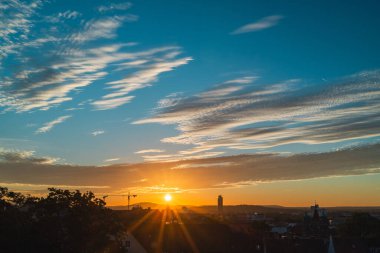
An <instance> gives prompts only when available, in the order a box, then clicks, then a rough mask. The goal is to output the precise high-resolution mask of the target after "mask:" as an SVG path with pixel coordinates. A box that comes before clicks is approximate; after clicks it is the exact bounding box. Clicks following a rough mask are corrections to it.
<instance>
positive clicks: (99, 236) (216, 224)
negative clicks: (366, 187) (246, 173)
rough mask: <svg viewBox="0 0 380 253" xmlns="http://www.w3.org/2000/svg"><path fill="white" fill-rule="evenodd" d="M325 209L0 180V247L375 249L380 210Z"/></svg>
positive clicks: (111, 252) (61, 252) (139, 251)
mask: <svg viewBox="0 0 380 253" xmlns="http://www.w3.org/2000/svg"><path fill="white" fill-rule="evenodd" d="M145 204H149V203H145ZM156 207H162V206H159V205H156ZM252 208H253V209H252ZM257 208H261V209H257ZM258 210H261V211H262V212H258ZM328 211H329V212H327V209H325V208H320V207H319V206H318V205H317V204H315V205H314V206H311V207H310V210H309V209H306V208H282V207H277V206H271V207H260V206H247V205H240V206H235V207H234V206H224V208H223V210H218V209H217V207H216V206H207V207H203V209H199V207H185V206H175V207H174V206H173V207H170V206H164V207H163V208H161V209H154V208H150V207H149V208H143V207H141V206H136V205H135V206H134V207H133V208H132V210H130V211H127V210H112V209H109V208H107V207H106V203H105V201H104V200H103V199H99V198H96V197H95V196H94V194H93V193H91V192H86V193H81V192H80V191H69V190H60V189H54V188H51V189H49V194H48V195H47V196H46V197H41V198H36V197H31V196H25V195H23V194H20V193H15V192H12V191H9V190H8V189H7V188H2V187H0V245H1V248H0V252H1V253H3V252H4V253H24V252H38V253H44V252H49V253H87V252H88V253H106V252H107V253H121V252H129V253H131V252H132V253H133V252H135V253H144V252H149V253H164V252H165V253H180V252H181V253H191V252H202V253H203V252H205V253H231V252H233V253H235V252H236V253H246V252H256V253H332V252H334V253H378V252H380V219H379V217H380V212H378V209H376V208H374V209H363V210H359V209H356V208H354V209H353V210H351V211H349V210H341V209H331V210H330V209H329V210H328ZM363 211H368V212H363Z"/></svg>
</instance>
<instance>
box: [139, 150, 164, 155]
mask: <svg viewBox="0 0 380 253" xmlns="http://www.w3.org/2000/svg"><path fill="white" fill-rule="evenodd" d="M162 152H165V150H163V149H143V150H139V151H136V152H135V154H147V153H162Z"/></svg>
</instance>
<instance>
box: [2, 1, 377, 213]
mask: <svg viewBox="0 0 380 253" xmlns="http://www.w3.org/2000/svg"><path fill="white" fill-rule="evenodd" d="M379 7H380V4H379V3H376V2H374V1H356V0H351V1H346V2H345V3H344V4H339V3H331V2H329V1H318V2H312V1H306V2H305V1H301V0H299V1H293V2H292V3H284V2H283V1H279V0H278V1H277V0H273V1H267V2H265V3H263V2H258V1H239V2H238V3H237V2H236V1H223V2H220V1H218V2H217V1H207V2H206V3H205V2H204V1H172V0H165V1H160V2H158V1H153V0H149V1H131V2H129V1H116V0H115V1H103V0H96V1H87V0H85V1H79V2H78V1H71V0H68V1H61V0H52V1H40V0H25V1H21V0H6V1H3V2H2V3H1V4H0V11H1V12H2V14H3V15H2V17H1V23H0V119H1V121H0V122H1V123H0V186H4V187H8V188H10V189H12V190H16V191H21V192H24V193H30V194H37V195H40V194H44V193H46V192H47V190H46V189H47V188H48V187H57V188H67V189H80V190H90V191H93V192H95V194H97V195H99V196H101V195H124V194H126V193H127V192H133V193H134V194H138V196H139V197H138V202H145V201H146V202H158V203H164V199H163V196H164V195H165V194H168V193H169V194H171V196H172V197H173V200H172V202H173V203H174V204H175V203H177V204H185V205H204V204H215V203H216V202H215V200H216V196H218V195H222V196H223V197H224V196H225V197H226V198H225V200H226V202H225V204H226V205H229V204H231V205H235V204H259V205H274V204H278V205H283V206H309V205H310V203H312V202H313V201H314V200H317V201H318V202H319V203H320V204H321V205H323V206H380V200H379V199H378V198H377V196H378V195H379V194H380V187H379V186H378V185H379V182H380V157H379V155H378V154H379V151H380V142H379V141H380V120H379V119H380V61H379V59H380V50H378V45H379V44H380V34H379V33H378V31H377V30H378V27H379V25H380V17H379V16H378V15H377V11H376V10H378V8H379ZM108 201H109V202H108V204H110V205H120V204H125V201H126V200H125V199H123V197H113V198H111V197H110V198H109V199H108ZM134 201H137V200H134Z"/></svg>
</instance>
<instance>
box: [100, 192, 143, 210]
mask: <svg viewBox="0 0 380 253" xmlns="http://www.w3.org/2000/svg"><path fill="white" fill-rule="evenodd" d="M107 197H128V211H129V206H130V203H131V198H136V197H137V195H136V194H131V193H130V192H128V194H120V195H106V196H103V199H104V200H105V198H107Z"/></svg>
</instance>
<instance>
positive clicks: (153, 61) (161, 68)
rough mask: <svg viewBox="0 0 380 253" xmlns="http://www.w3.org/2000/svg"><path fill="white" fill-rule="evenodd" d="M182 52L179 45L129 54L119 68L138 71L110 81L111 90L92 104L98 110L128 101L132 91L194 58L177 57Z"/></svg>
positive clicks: (150, 83) (131, 97)
mask: <svg viewBox="0 0 380 253" xmlns="http://www.w3.org/2000/svg"><path fill="white" fill-rule="evenodd" d="M180 53H181V51H180V48H178V47H162V48H156V49H153V50H148V51H146V52H140V53H136V54H134V55H133V54H131V55H129V56H130V57H129V59H130V60H131V61H125V62H124V63H122V64H120V66H119V68H121V69H123V67H124V68H128V69H131V68H134V69H137V71H136V72H135V73H132V74H130V75H127V76H126V77H125V78H123V79H121V80H117V81H112V82H108V83H107V85H109V88H110V89H111V92H110V93H108V94H106V95H104V96H103V97H102V98H101V99H100V100H97V101H94V102H93V103H92V105H94V106H95V108H96V109H97V110H107V109H113V108H116V107H119V106H120V105H123V104H125V103H128V102H129V101H130V100H132V99H133V98H134V96H130V95H129V94H130V93H131V92H133V91H135V90H139V89H143V88H146V87H149V86H151V85H152V84H153V83H154V82H156V81H157V80H158V76H159V75H160V74H162V73H165V72H168V71H172V70H173V69H175V68H176V67H179V66H181V65H185V64H187V63H188V62H189V61H190V60H192V58H191V57H184V58H177V55H178V54H180ZM130 63H132V64H130Z"/></svg>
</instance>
